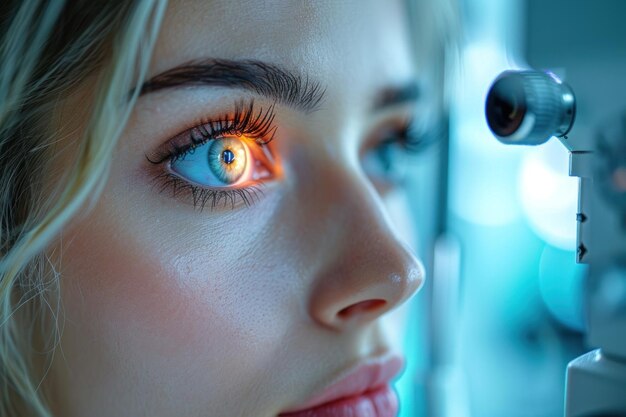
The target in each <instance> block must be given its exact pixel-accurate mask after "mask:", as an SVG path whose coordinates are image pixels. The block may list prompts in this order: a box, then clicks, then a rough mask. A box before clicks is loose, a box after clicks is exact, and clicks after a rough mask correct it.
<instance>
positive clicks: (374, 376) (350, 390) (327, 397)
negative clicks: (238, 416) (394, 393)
mask: <svg viewBox="0 0 626 417" xmlns="http://www.w3.org/2000/svg"><path fill="white" fill-rule="evenodd" d="M403 367H404V359H403V358H402V357H400V356H396V355H390V356H385V357H377V358H372V359H369V360H367V361H365V362H361V363H360V364H359V365H358V366H357V367H355V368H352V369H351V370H348V371H347V372H345V373H344V374H343V375H342V376H340V377H339V378H338V379H337V380H336V381H337V382H335V383H333V384H331V385H330V386H328V387H327V388H326V389H324V390H323V391H322V392H321V393H320V394H319V395H316V396H315V397H313V398H312V399H310V400H309V401H307V402H305V403H304V404H301V405H298V406H297V407H294V408H292V409H289V410H287V411H285V412H283V413H281V414H280V416H283V417H287V416H288V415H289V416H294V417H296V416H297V415H298V414H301V413H302V412H306V411H309V410H311V409H313V408H318V407H320V406H323V405H325V404H329V403H333V402H336V401H339V400H346V399H350V398H353V399H354V398H356V399H358V398H359V397H367V398H371V397H372V395H373V394H376V393H380V392H385V393H386V395H387V396H389V395H390V392H391V390H390V388H389V382H390V381H391V380H392V379H393V378H394V377H396V376H397V375H398V374H399V373H400V371H401V370H402V368H403ZM344 402H345V401H344ZM307 415H308V414H307ZM311 415H313V414H311Z"/></svg>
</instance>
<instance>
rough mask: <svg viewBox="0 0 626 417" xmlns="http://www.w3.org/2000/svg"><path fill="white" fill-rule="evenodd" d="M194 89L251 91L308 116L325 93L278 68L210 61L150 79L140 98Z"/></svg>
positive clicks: (306, 79) (252, 62) (250, 62)
mask: <svg viewBox="0 0 626 417" xmlns="http://www.w3.org/2000/svg"><path fill="white" fill-rule="evenodd" d="M191 85H206V86H216V87H228V88H240V89H244V90H249V91H252V92H254V93H256V94H259V95H261V96H265V97H268V98H271V99H274V100H276V101H277V102H280V103H282V104H285V105H287V106H290V107H293V108H295V109H298V110H301V111H304V112H306V113H309V112H312V111H315V110H317V109H318V108H319V105H320V103H321V102H322V99H323V98H324V94H325V91H326V90H325V89H324V88H322V85H321V84H320V83H319V82H316V81H312V80H310V79H309V77H308V76H303V75H301V74H298V73H294V72H291V71H289V70H287V69H284V68H281V67H279V66H278V65H274V64H270V63H266V62H262V61H255V60H243V61H234V60H226V59H214V58H210V59H203V60H197V61H191V62H188V63H185V64H183V65H180V66H177V67H174V68H172V69H169V70H167V71H165V72H162V73H160V74H158V75H156V76H154V77H152V78H150V79H149V80H148V81H147V82H145V83H144V84H143V85H142V86H141V89H140V92H139V95H144V94H148V93H151V92H154V91H158V90H163V89H166V88H173V87H181V86H191Z"/></svg>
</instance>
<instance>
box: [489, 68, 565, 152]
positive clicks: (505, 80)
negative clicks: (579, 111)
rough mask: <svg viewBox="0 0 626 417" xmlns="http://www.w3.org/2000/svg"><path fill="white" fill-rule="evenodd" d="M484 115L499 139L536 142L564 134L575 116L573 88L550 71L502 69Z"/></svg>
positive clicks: (512, 141) (490, 94)
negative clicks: (503, 70)
mask: <svg viewBox="0 0 626 417" xmlns="http://www.w3.org/2000/svg"><path fill="white" fill-rule="evenodd" d="M485 115H486V117H487V124H488V125H489V128H490V129H491V131H492V132H493V134H494V135H495V137H496V138H497V139H498V140H499V141H500V142H503V143H506V144H518V145H539V144H542V143H544V142H546V141H547V140H548V139H550V138H551V137H552V136H557V137H563V136H565V135H567V133H568V132H569V131H570V130H571V128H572V125H573V124H574V119H575V117H576V100H575V98H574V92H573V91H572V89H571V88H570V87H569V86H568V85H566V84H564V83H562V82H561V81H560V80H559V79H558V78H556V77H555V76H554V75H552V74H548V73H544V72H540V71H505V72H503V73H502V74H500V75H499V76H498V78H496V80H495V81H494V82H493V84H492V86H491V88H490V89H489V93H488V94H487V102H486V105H485Z"/></svg>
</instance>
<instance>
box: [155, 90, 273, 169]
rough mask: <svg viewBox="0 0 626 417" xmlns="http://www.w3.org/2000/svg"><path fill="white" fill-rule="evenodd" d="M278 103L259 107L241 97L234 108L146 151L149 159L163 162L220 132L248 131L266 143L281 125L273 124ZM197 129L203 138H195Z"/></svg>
mask: <svg viewBox="0 0 626 417" xmlns="http://www.w3.org/2000/svg"><path fill="white" fill-rule="evenodd" d="M275 104H276V103H272V104H271V105H270V106H269V107H267V108H266V109H264V108H263V107H262V106H258V107H257V106H256V105H255V101H254V100H253V99H251V100H238V101H236V102H235V104H234V105H233V106H232V108H233V110H232V111H231V112H228V113H227V114H222V115H221V116H217V117H212V118H206V119H204V120H203V121H201V122H196V123H195V125H194V126H192V127H189V128H187V129H185V130H183V131H182V132H180V133H178V134H176V135H174V136H173V137H171V138H170V139H168V140H167V141H166V142H165V143H164V144H162V145H161V146H160V147H159V148H158V149H157V150H155V151H154V152H151V153H150V154H146V155H145V156H146V159H147V160H148V161H149V162H150V163H152V164H161V163H163V162H166V161H168V160H170V159H172V157H173V156H176V155H178V154H180V153H182V152H184V151H186V150H188V149H189V148H191V147H194V146H199V145H200V144H201V143H205V142H206V141H208V140H211V139H215V138H217V137H219V136H229V135H236V136H242V135H248V136H253V137H255V138H258V139H259V142H261V143H263V144H266V143H269V142H270V141H271V140H273V138H274V135H275V133H276V130H277V128H278V127H277V126H276V125H275V124H274V119H275V116H276V113H275V110H274V109H275ZM194 131H195V132H200V134H201V136H203V140H201V141H197V140H194V138H193V133H194ZM163 148H166V149H163Z"/></svg>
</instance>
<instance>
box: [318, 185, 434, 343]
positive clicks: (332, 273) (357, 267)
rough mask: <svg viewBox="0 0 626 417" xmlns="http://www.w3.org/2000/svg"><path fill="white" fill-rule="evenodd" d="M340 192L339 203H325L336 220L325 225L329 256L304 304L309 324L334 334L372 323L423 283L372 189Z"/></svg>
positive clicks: (418, 264)
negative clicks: (330, 227) (328, 229)
mask: <svg viewBox="0 0 626 417" xmlns="http://www.w3.org/2000/svg"><path fill="white" fill-rule="evenodd" d="M353 181H356V180H354V179H353ZM357 182H358V181H357ZM337 184H339V182H337V181H336V182H335V186H337ZM344 186H345V187H346V188H345V189H344V190H343V191H340V192H338V193H335V194H334V195H335V197H337V196H339V195H340V196H341V199H340V200H339V201H338V200H337V199H335V200H334V201H333V202H329V203H331V204H333V205H334V206H335V209H333V210H331V211H330V213H332V215H333V216H336V219H333V220H334V221H332V222H329V223H330V224H333V223H334V224H336V225H338V229H335V231H334V232H333V233H328V234H327V236H329V237H330V236H332V237H333V238H332V239H328V240H326V242H325V244H326V245H327V246H328V248H329V249H328V250H327V253H332V254H331V255H329V256H328V257H327V259H328V262H326V263H325V266H324V267H323V268H321V269H320V272H319V274H318V275H317V276H316V279H315V280H314V286H313V289H312V291H311V293H310V303H309V310H310V315H311V317H312V318H313V319H314V321H316V322H317V323H319V324H321V325H323V326H324V327H327V328H330V329H333V330H338V331H341V330H342V329H344V328H345V327H347V326H354V325H355V324H359V323H360V324H364V323H368V322H371V321H374V320H375V319H377V318H378V317H380V316H381V315H383V314H384V313H386V312H388V311H390V310H392V309H394V308H395V307H398V306H399V305H401V304H402V303H404V302H405V301H406V300H407V299H409V298H410V297H411V296H412V295H413V294H415V293H416V292H417V291H418V289H419V288H420V287H421V284H422V282H423V281H424V268H423V266H422V263H421V262H420V261H419V260H418V259H417V258H416V257H415V255H414V254H413V253H412V252H411V250H410V249H409V248H408V247H407V246H406V244H405V243H403V242H402V241H401V240H400V239H399V238H398V237H397V236H396V234H395V233H394V230H393V227H392V225H391V224H390V222H389V220H388V218H387V216H386V213H385V208H384V206H383V205H382V203H381V201H380V199H379V198H378V197H377V195H376V192H375V191H374V190H373V188H372V187H366V186H364V185H363V184H362V183H361V184H355V183H353V184H351V185H347V184H345V185H344ZM327 220H328V219H327ZM325 223H326V222H325ZM326 224H328V223H326Z"/></svg>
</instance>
